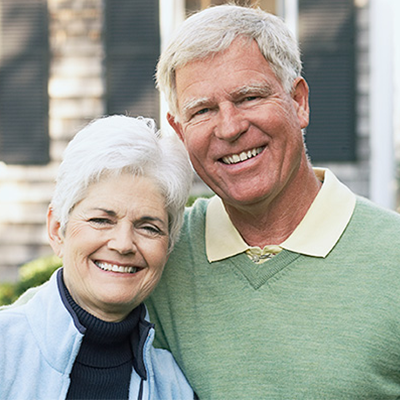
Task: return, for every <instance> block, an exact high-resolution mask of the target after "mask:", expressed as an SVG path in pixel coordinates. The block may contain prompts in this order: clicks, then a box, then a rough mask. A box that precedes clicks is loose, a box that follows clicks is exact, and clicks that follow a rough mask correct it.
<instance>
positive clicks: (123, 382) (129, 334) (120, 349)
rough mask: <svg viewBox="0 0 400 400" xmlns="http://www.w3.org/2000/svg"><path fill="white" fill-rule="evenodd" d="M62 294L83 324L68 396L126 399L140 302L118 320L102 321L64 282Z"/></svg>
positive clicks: (137, 337)
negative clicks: (79, 301)
mask: <svg viewBox="0 0 400 400" xmlns="http://www.w3.org/2000/svg"><path fill="white" fill-rule="evenodd" d="M63 290H64V293H65V297H66V299H67V301H68V303H69V305H70V306H71V308H72V310H73V312H75V314H76V316H77V318H78V320H79V322H80V323H81V324H82V325H83V326H84V327H85V328H86V332H85V336H84V337H83V341H82V345H81V347H80V350H79V353H78V356H77V358H76V360H75V363H74V365H73V367H72V371H71V384H70V387H69V390H68V394H67V399H98V400H100V399H128V394H129V384H130V380H131V374H132V368H133V357H134V356H133V352H132V347H131V343H132V341H133V342H134V343H135V342H138V341H139V328H138V322H139V318H140V313H141V306H139V307H137V308H136V309H135V310H133V311H132V312H131V313H130V314H129V315H128V317H127V318H126V319H125V320H123V321H121V322H105V321H102V320H100V319H98V318H96V317H95V316H93V315H91V314H89V313H88V312H86V311H85V310H84V309H82V308H81V307H80V306H79V305H78V304H76V302H75V301H74V300H73V298H72V297H71V295H70V293H69V292H68V289H67V288H66V287H65V285H64V284H63Z"/></svg>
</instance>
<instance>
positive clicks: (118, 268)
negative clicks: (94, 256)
mask: <svg viewBox="0 0 400 400" xmlns="http://www.w3.org/2000/svg"><path fill="white" fill-rule="evenodd" d="M94 263H95V264H96V265H97V266H98V267H99V268H100V269H102V270H103V271H111V272H120V273H123V274H134V273H135V272H137V271H140V269H141V268H138V267H134V266H123V265H119V264H111V263H108V262H104V261H94Z"/></svg>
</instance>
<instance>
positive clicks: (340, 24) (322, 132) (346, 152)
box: [299, 0, 355, 161]
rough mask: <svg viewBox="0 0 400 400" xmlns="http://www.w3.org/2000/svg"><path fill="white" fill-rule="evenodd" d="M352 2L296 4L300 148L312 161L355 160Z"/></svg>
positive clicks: (329, 0)
mask: <svg viewBox="0 0 400 400" xmlns="http://www.w3.org/2000/svg"><path fill="white" fill-rule="evenodd" d="M354 25H355V22H354V5H353V1H352V0H336V1H332V0H299V37H300V45H301V50H302V59H303V65H304V72H303V75H304V77H305V78H306V80H307V82H308V84H309V85H310V108H311V116H310V125H309V127H308V128H307V130H306V132H307V133H306V143H307V148H308V151H309V154H310V156H311V160H312V161H353V160H354V159H355V60H354V57H355V39H354V36H355V29H354Z"/></svg>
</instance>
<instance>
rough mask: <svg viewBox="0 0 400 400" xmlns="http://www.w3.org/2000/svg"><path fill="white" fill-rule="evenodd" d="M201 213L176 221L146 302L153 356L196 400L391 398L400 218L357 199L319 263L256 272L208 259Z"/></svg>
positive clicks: (399, 373)
mask: <svg viewBox="0 0 400 400" xmlns="http://www.w3.org/2000/svg"><path fill="white" fill-rule="evenodd" d="M207 205H208V201H207V200H204V199H201V200H198V201H197V202H196V203H195V205H194V206H193V207H192V208H191V209H189V210H187V211H186V215H185V223H184V227H183V231H182V234H181V238H180V240H179V242H178V243H177V244H176V246H175V249H174V251H173V253H172V254H171V256H170V258H169V261H168V263H167V266H166V267H165V270H164V273H163V277H162V279H161V281H160V282H159V284H158V286H157V288H156V290H155V291H154V292H153V294H152V295H151V296H150V298H149V299H148V301H147V306H148V309H149V312H150V317H151V320H152V321H153V322H154V323H155V324H156V332H157V334H156V342H155V344H156V346H158V347H162V348H167V349H169V350H170V351H171V352H172V353H173V355H174V357H175V359H176V361H177V362H178V364H179V365H180V367H181V368H182V369H183V371H184V373H185V375H186V376H187V378H188V380H189V383H190V384H191V385H192V387H193V388H194V390H195V391H196V393H197V394H198V395H199V398H201V399H204V400H205V399H213V400H218V399H221V400H225V399H241V400H245V399H249V400H254V399H261V398H268V399H275V400H276V399H285V400H286V399H307V400H312V399H318V400H320V399H325V400H331V399H332V400H338V399H349V400H350V399H351V400H364V399H378V398H379V399H389V398H397V397H399V398H400V368H399V366H400V350H399V349H400V216H399V215H398V214H396V213H394V212H390V211H387V210H383V209H381V208H379V207H377V206H375V205H373V204H372V203H371V202H369V201H368V200H366V199H363V198H360V197H358V198H357V203H356V206H355V209H354V212H353V215H352V216H351V219H350V222H349V224H348V226H347V227H346V229H345V230H344V232H343V234H342V235H341V237H340V238H339V240H338V242H337V243H336V245H335V246H334V247H333V248H332V250H331V251H330V252H329V254H327V255H326V257H315V256H310V255H304V254H300V253H296V252H293V251H289V250H285V249H284V250H282V251H281V252H280V253H279V254H278V255H276V256H275V257H274V258H272V259H271V260H269V261H268V262H266V263H264V264H261V265H257V264H254V263H253V262H252V261H251V260H250V259H249V258H248V257H247V255H246V254H244V253H242V254H239V255H236V256H233V257H230V258H227V259H223V260H219V261H215V262H209V261H208V260H207V257H206V251H205V247H206V245H205V225H206V224H205V220H206V217H205V216H206V210H207ZM333 211H334V210H333Z"/></svg>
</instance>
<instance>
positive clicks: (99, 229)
mask: <svg viewBox="0 0 400 400" xmlns="http://www.w3.org/2000/svg"><path fill="white" fill-rule="evenodd" d="M48 229H49V237H50V241H51V245H52V247H53V249H54V251H55V252H56V254H57V255H58V256H59V257H62V259H63V264H64V281H65V285H66V286H67V288H68V290H69V292H70V293H71V295H72V297H73V298H74V300H75V301H76V302H77V303H78V304H79V305H80V306H81V307H82V308H83V309H85V310H86V311H88V312H89V313H91V314H93V315H95V316H96V317H98V318H100V319H102V320H105V321H120V320H122V319H124V318H125V317H126V316H127V315H128V314H129V313H130V311H131V310H133V309H134V308H135V307H136V306H138V305H139V304H140V303H141V302H142V301H143V300H144V299H145V298H146V297H147V296H148V295H149V293H150V292H151V291H152V290H153V289H154V287H155V285H156V284H157V282H158V280H159V279H160V277H161V273H162V271H163V268H164V265H165V263H166V261H167V258H168V256H167V252H168V240H169V234H168V214H167V211H166V208H165V199H164V197H163V195H162V194H161V193H160V191H159V190H158V188H157V186H156V184H155V183H154V182H153V181H152V180H151V179H149V178H146V177H133V176H132V175H128V174H122V175H120V176H117V177H115V176H114V177H111V178H104V179H103V180H101V181H100V182H99V183H95V184H93V185H91V186H90V187H89V189H88V191H87V195H86V197H85V198H84V199H83V200H82V201H80V202H79V203H78V204H76V205H75V207H74V208H73V210H72V211H71V213H70V216H69V221H68V223H67V226H66V230H65V233H64V234H62V233H61V231H60V226H59V223H58V222H57V221H56V220H55V218H54V216H53V214H52V211H51V210H50V211H49V215H48Z"/></svg>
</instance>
